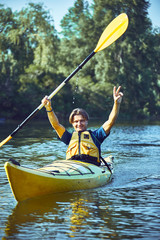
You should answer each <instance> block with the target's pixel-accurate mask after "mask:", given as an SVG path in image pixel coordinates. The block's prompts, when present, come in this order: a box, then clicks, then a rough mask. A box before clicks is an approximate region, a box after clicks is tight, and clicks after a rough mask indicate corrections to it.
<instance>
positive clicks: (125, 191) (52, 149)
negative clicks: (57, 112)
mask: <svg viewBox="0 0 160 240" xmlns="http://www.w3.org/2000/svg"><path fill="white" fill-rule="evenodd" d="M16 127H17V123H5V124H4V123H3V124H0V141H2V140H3V139H5V138H6V137H7V136H8V135H9V134H10V133H11V132H12V131H13V130H14V129H15V128H16ZM94 127H96V125H94ZM94 127H92V128H94ZM65 150H66V146H65V145H64V144H63V143H61V142H60V141H58V140H57V137H56V134H55V133H54V132H53V131H52V129H51V128H50V125H49V123H48V122H47V121H44V122H35V121H34V122H32V121H31V122H30V123H28V125H27V126H25V127H24V128H23V129H21V130H20V131H19V133H17V134H16V136H15V137H14V138H13V139H12V140H10V141H9V142H8V143H7V144H6V145H4V146H3V147H2V148H1V149H0V237H1V239H60V240H62V239H78V240H81V239H84V240H86V239H87V240H88V239H89V240H91V239H123V240H125V239H145V240H146V239H148V240H152V239H156V240H157V239H160V231H159V230H160V219H159V214H160V199H159V189H160V166H159V165H160V164H159V162H160V123H159V124H158V123H157V124H154V125H136V124H135V125H116V126H115V127H114V128H113V130H112V132H111V134H110V136H109V138H108V139H107V140H106V141H105V142H104V143H103V145H102V153H103V156H107V155H110V154H112V155H113V156H114V157H115V172H114V177H113V179H112V181H111V182H110V183H109V184H108V185H106V186H104V187H101V188H97V189H92V190H82V191H78V192H72V193H63V194H56V195H49V196H44V197H41V198H37V199H32V200H28V201H25V202H21V203H18V204H17V202H16V200H15V199H14V197H13V195H12V193H11V190H10V187H9V184H8V181H7V177H6V174H5V171H4V163H5V161H7V160H8V159H9V158H11V157H12V158H14V159H15V160H17V161H19V162H20V163H21V165H23V166H27V167H32V168H38V167H41V166H43V165H45V164H48V163H50V162H52V161H53V160H55V159H64V158H65Z"/></svg>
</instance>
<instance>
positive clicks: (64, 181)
mask: <svg viewBox="0 0 160 240" xmlns="http://www.w3.org/2000/svg"><path fill="white" fill-rule="evenodd" d="M4 167H5V171H6V174H7V177H8V180H9V184H10V187H11V189H12V192H13V195H14V197H15V199H16V200H17V201H24V200H26V199H29V198H33V197H38V196H42V195H47V194H52V193H60V192H68V191H76V190H80V189H90V188H96V187H100V186H103V185H105V184H106V183H107V182H108V181H109V180H110V178H111V176H112V171H109V169H108V168H107V167H106V166H105V165H103V166H101V167H98V166H95V165H93V164H90V163H84V162H81V161H74V160H56V161H54V162H53V163H52V164H49V165H46V166H44V167H42V168H39V169H31V168H27V167H22V166H20V164H19V163H17V162H16V161H15V160H11V161H8V162H6V163H5V165H4Z"/></svg>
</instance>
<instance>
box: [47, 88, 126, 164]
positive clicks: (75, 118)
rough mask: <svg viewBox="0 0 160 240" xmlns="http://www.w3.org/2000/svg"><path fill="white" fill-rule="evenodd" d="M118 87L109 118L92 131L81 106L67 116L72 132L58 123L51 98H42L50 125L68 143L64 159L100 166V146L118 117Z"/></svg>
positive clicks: (120, 98)
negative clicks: (88, 127)
mask: <svg viewBox="0 0 160 240" xmlns="http://www.w3.org/2000/svg"><path fill="white" fill-rule="evenodd" d="M120 89H121V86H119V87H118V89H116V87H114V88H113V99H114V105H113V108H112V111H111V113H110V115H109V118H108V120H107V121H106V122H105V123H104V124H103V125H102V126H101V127H100V128H98V129H96V130H94V131H91V130H87V126H88V120H89V116H88V114H87V112H86V111H85V110H83V109H81V108H76V109H74V110H73V111H72V113H71V114H70V117H69V122H70V123H71V124H72V126H73V128H74V130H75V131H74V132H73V133H70V132H68V131H67V130H66V129H65V127H64V126H62V125H61V124H60V123H59V121H58V118H57V116H56V115H55V113H54V111H53V109H52V105H51V100H49V99H48V98H47V96H45V97H44V98H43V99H42V104H43V105H44V106H45V108H46V111H47V114H48V118H49V121H50V123H51V125H52V127H53V128H54V129H55V130H56V132H57V134H58V136H59V138H60V140H61V141H62V142H64V143H65V144H66V145H68V149H67V152H66V159H74V160H80V161H84V162H89V163H93V164H95V165H97V166H100V164H101V148H100V146H101V144H102V142H103V141H104V140H105V139H106V138H107V137H108V136H109V133H110V130H111V128H112V126H113V125H114V123H115V121H116V119H117V117H118V113H119V109H120V104H121V101H122V97H123V93H122V92H120Z"/></svg>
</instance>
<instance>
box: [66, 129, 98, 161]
mask: <svg viewBox="0 0 160 240" xmlns="http://www.w3.org/2000/svg"><path fill="white" fill-rule="evenodd" d="M66 159H75V160H83V161H86V162H93V164H94V163H95V164H96V165H99V164H100V153H99V149H98V147H97V146H96V145H95V143H94V141H93V139H92V136H91V133H90V132H89V131H84V132H73V134H72V138H71V140H70V143H69V146H68V149H67V152H66Z"/></svg>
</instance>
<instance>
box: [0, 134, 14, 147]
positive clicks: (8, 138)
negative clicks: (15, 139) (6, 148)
mask: <svg viewBox="0 0 160 240" xmlns="http://www.w3.org/2000/svg"><path fill="white" fill-rule="evenodd" d="M11 138H12V136H8V137H7V138H6V139H4V140H3V141H2V142H0V147H2V146H3V145H4V144H6V143H7V142H8V141H9V140H10V139H11Z"/></svg>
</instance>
